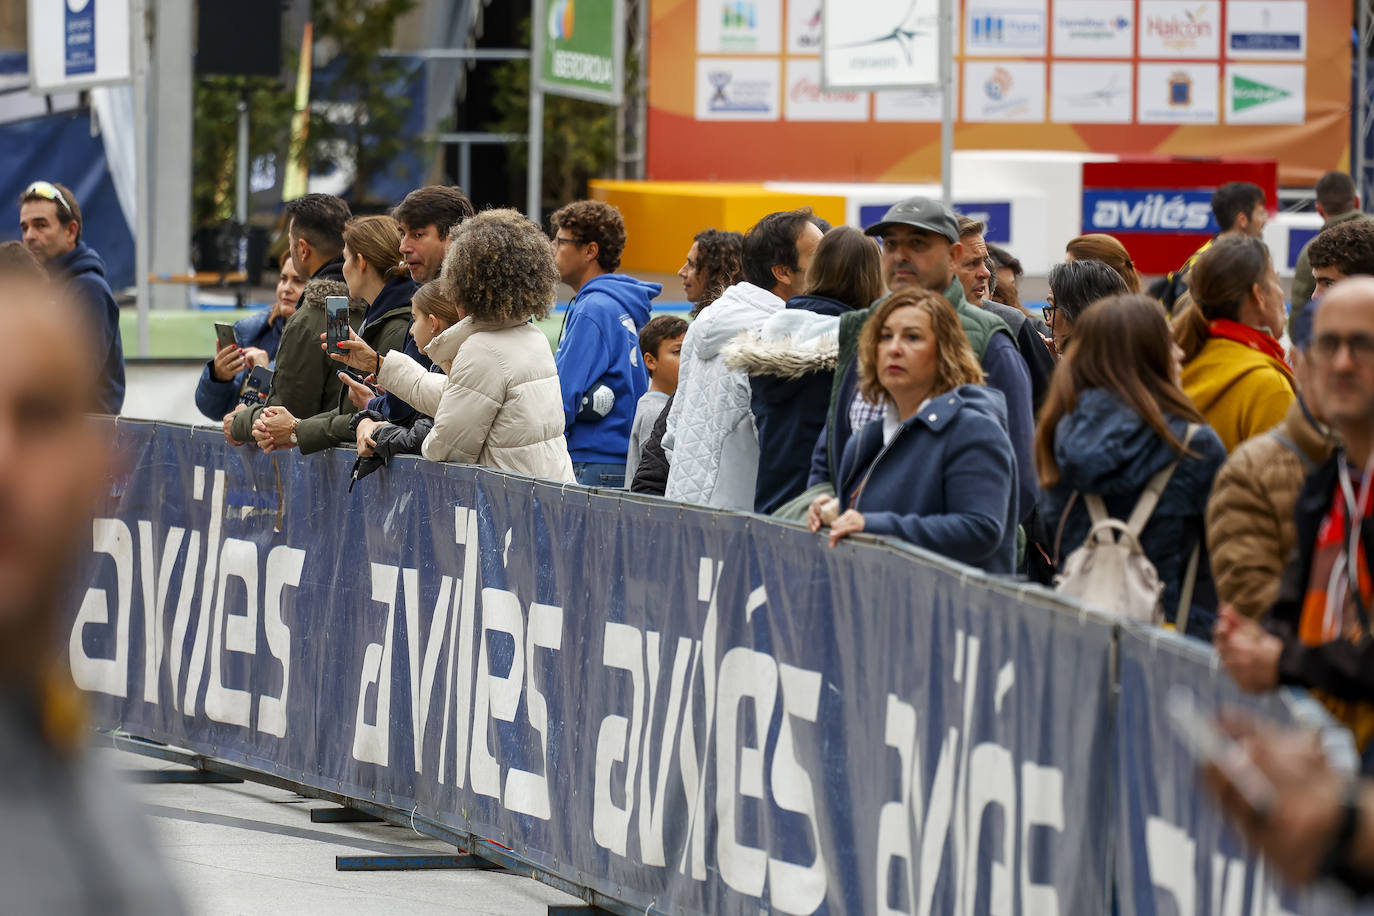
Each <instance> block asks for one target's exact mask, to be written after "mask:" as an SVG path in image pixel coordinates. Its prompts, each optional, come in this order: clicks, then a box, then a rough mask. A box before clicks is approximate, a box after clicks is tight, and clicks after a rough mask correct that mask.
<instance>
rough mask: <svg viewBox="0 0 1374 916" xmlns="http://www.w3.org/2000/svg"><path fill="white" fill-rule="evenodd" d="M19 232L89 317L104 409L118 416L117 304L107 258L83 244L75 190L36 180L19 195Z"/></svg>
mask: <svg viewBox="0 0 1374 916" xmlns="http://www.w3.org/2000/svg"><path fill="white" fill-rule="evenodd" d="M19 232H20V234H21V235H22V237H23V241H24V246H25V247H26V248H28V249H29V251H31V252H33V254H34V256H35V257H37V258H38V260H39V261H41V262H42V263H43V265H44V267H46V268H47V270H48V273H50V274H51V275H52V276H53V277H54V278H56V279H59V280H66V281H67V282H68V284H69V287H70V290H71V292H72V293H73V294H74V298H75V300H76V302H77V303H78V304H79V305H80V306H81V308H82V309H83V310H84V311H85V313H86V314H88V315H89V316H90V330H91V332H92V334H93V335H94V336H95V340H96V344H97V352H98V354H99V357H100V359H101V360H102V361H103V362H102V365H101V366H100V397H99V402H98V403H99V405H100V409H101V410H103V411H104V412H105V413H108V414H117V413H119V411H120V408H122V407H123V406H124V343H123V341H122V340H121V339H120V336H119V306H118V305H117V304H116V303H115V298H114V293H113V292H112V291H111V290H110V284H109V283H108V282H106V280H105V260H104V258H102V257H101V256H100V255H99V254H98V253H97V252H96V250H95V249H94V248H91V247H90V246H89V245H87V244H86V243H85V242H83V241H82V240H81V206H80V205H79V204H78V203H77V202H76V198H75V197H74V196H73V195H72V192H71V189H70V188H68V187H66V186H65V185H60V184H55V183H53V182H49V181H35V182H34V183H33V184H31V185H29V186H28V188H26V189H25V191H24V193H23V194H22V195H20V197H19Z"/></svg>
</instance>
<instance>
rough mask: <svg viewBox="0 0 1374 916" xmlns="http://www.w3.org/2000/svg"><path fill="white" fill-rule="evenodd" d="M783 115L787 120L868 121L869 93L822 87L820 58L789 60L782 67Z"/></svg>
mask: <svg viewBox="0 0 1374 916" xmlns="http://www.w3.org/2000/svg"><path fill="white" fill-rule="evenodd" d="M784 72H785V73H786V76H787V79H786V82H785V83H784V86H783V91H784V96H783V103H782V111H783V117H784V118H786V119H787V120H788V121H867V120H868V93H867V92H862V91H860V90H857V89H837V90H835V91H833V92H826V91H825V90H823V89H822V88H821V62H820V61H819V60H816V59H814V58H812V59H805V60H789V61H787V67H786V70H785V71H784Z"/></svg>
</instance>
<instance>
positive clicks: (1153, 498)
mask: <svg viewBox="0 0 1374 916" xmlns="http://www.w3.org/2000/svg"><path fill="white" fill-rule="evenodd" d="M1199 428H1200V427H1199V425H1198V424H1197V423H1189V424H1188V432H1187V434H1186V435H1184V437H1183V450H1184V451H1187V450H1188V443H1190V442H1192V441H1193V435H1194V433H1196V432H1197V431H1198V429H1199ZM1182 460H1183V457H1182V456H1179V457H1178V458H1176V459H1174V461H1173V463H1172V464H1170V465H1169V466H1168V467H1167V468H1165V469H1164V470H1162V471H1160V472H1159V473H1157V474H1155V476H1153V477H1151V478H1150V482H1149V483H1147V484H1146V485H1145V492H1143V493H1141V494H1140V500H1139V501H1138V502H1137V503H1136V504H1135V508H1134V509H1132V510H1131V517H1130V518H1129V519H1128V520H1127V522H1126V526H1127V527H1128V528H1130V529H1131V534H1133V535H1135V536H1136V537H1137V538H1139V537H1140V533H1141V532H1142V531H1144V530H1145V525H1146V523H1147V522H1149V521H1150V516H1151V515H1154V512H1155V507H1156V506H1158V505H1159V498H1160V497H1161V496H1163V495H1164V488H1165V487H1167V486H1168V485H1169V480H1170V478H1172V477H1173V476H1174V471H1176V470H1177V469H1178V465H1179V462H1181V461H1182Z"/></svg>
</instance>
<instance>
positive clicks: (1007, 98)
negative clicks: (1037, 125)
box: [964, 60, 1045, 123]
mask: <svg viewBox="0 0 1374 916" xmlns="http://www.w3.org/2000/svg"><path fill="white" fill-rule="evenodd" d="M964 120H965V121H969V122H975V121H993V122H996V121H1025V122H1032V123H1033V122H1039V121H1043V120H1045V65H1044V64H1042V63H1012V62H1010V61H996V62H993V61H973V60H971V61H967V62H966V63H965V64H964Z"/></svg>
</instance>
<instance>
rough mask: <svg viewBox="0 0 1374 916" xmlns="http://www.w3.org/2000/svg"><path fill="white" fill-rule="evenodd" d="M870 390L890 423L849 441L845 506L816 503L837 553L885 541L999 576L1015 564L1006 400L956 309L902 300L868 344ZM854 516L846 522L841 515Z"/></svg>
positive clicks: (843, 468) (868, 325) (865, 335)
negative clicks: (986, 373)
mask: <svg viewBox="0 0 1374 916" xmlns="http://www.w3.org/2000/svg"><path fill="white" fill-rule="evenodd" d="M859 385H860V387H861V389H862V390H863V392H864V395H865V396H866V397H867V398H868V399H869V401H871V402H883V403H885V404H886V412H885V416H884V417H883V418H882V419H881V420H874V421H873V422H872V423H869V424H868V425H867V426H865V427H864V428H863V429H862V430H860V431H859V433H858V434H857V435H855V436H853V437H852V438H851V439H850V440H849V444H848V445H846V446H845V450H844V458H843V459H842V460H841V462H840V485H839V489H838V492H839V498H838V500H837V499H835V498H832V497H820V498H818V499H817V500H816V501H815V502H813V503H812V504H811V509H810V511H809V512H808V513H807V523H808V525H809V526H810V528H811V530H812V531H819V530H820V528H821V526H822V525H824V524H829V525H830V544H831V546H832V547H833V546H834V545H835V544H836V543H838V542H839V540H840V539H841V538H843V537H845V536H847V535H850V534H854V533H855V532H859V531H865V532H868V533H870V534H886V535H892V536H894V537H899V538H902V539H903V540H905V541H908V542H910V543H912V544H914V545H916V546H917V547H923V548H925V549H926V550H930V551H932V552H934V553H938V554H942V555H943V556H946V557H949V558H950V559H953V560H958V561H959V562H961V563H967V564H969V565H970V566H977V567H979V568H981V569H984V570H986V571H987V572H991V573H999V574H1010V573H1011V572H1012V571H1013V569H1014V567H1015V565H1016V502H1015V496H1014V493H1013V487H1014V486H1015V480H1016V471H1015V458H1014V456H1013V453H1012V448H1011V439H1010V438H1009V437H1008V436H1007V411H1006V403H1005V402H1004V401H1003V399H1002V395H1001V394H1000V393H999V392H997V391H995V390H993V389H990V388H987V387H984V385H983V371H982V369H981V368H979V365H978V360H977V358H976V357H975V356H974V354H973V350H972V348H971V347H970V346H969V342H968V338H967V337H966V336H965V334H964V329H963V326H962V325H961V324H960V322H959V316H958V314H957V313H956V312H955V311H954V307H953V306H952V305H950V304H949V301H948V300H946V299H945V298H944V297H943V296H941V295H940V294H939V293H935V292H931V291H929V290H924V289H921V290H916V289H913V290H903V291H901V292H898V293H894V294H893V295H892V296H891V297H889V298H888V299H887V300H885V301H884V302H883V303H882V304H881V305H880V306H878V307H876V308H875V309H874V310H873V314H872V316H870V317H869V319H868V320H867V322H865V324H864V327H863V330H862V332H860V335H859ZM841 510H843V511H841Z"/></svg>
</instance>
